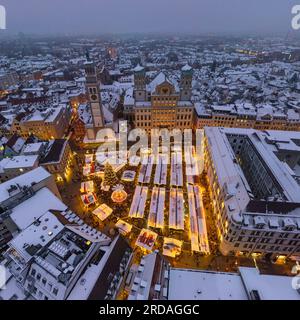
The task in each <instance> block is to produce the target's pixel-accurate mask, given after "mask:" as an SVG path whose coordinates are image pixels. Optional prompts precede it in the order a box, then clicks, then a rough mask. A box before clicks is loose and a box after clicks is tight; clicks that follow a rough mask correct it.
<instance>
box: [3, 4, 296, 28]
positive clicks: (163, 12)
mask: <svg viewBox="0 0 300 320" xmlns="http://www.w3.org/2000/svg"><path fill="white" fill-rule="evenodd" d="M0 4H1V5H4V6H5V7H6V10H7V28H8V32H12V33H14V32H20V31H22V32H25V33H130V32H180V33H207V32H212V33H261V34H263V33H279V32H280V33H287V32H288V31H289V30H291V19H292V14H291V8H292V6H293V5H294V4H300V0H249V1H246V0H26V1H20V0H0Z"/></svg>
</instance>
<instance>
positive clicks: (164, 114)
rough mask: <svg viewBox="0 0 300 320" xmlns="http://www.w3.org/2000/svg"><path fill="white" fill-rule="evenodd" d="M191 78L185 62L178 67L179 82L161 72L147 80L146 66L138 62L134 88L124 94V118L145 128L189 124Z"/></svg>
mask: <svg viewBox="0 0 300 320" xmlns="http://www.w3.org/2000/svg"><path fill="white" fill-rule="evenodd" d="M192 78H193V69H192V68H191V67H190V66H188V65H186V66H184V67H183V68H182V70H181V79H180V83H178V82H177V81H174V80H170V79H169V78H168V77H167V76H166V75H165V74H164V73H163V72H161V73H159V74H158V75H157V76H156V77H155V78H154V79H153V80H152V81H151V82H150V83H149V84H147V83H146V72H145V69H144V68H143V67H141V66H139V65H138V66H137V67H136V68H135V69H134V89H133V90H130V89H129V90H128V91H127V93H126V96H125V101H124V111H125V112H124V113H125V116H126V118H127V119H128V120H132V122H133V123H134V126H135V127H136V128H141V129H145V130H146V131H148V132H149V131H150V130H151V129H153V128H167V129H175V128H177V129H182V130H184V129H189V128H192V127H193V121H194V104H193V103H192V102H191V95H192Z"/></svg>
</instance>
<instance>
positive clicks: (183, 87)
mask: <svg viewBox="0 0 300 320" xmlns="http://www.w3.org/2000/svg"><path fill="white" fill-rule="evenodd" d="M192 81H193V68H192V67H191V66H190V65H188V64H186V65H185V66H184V67H182V69H181V79H180V100H182V101H190V100H191V97H192Z"/></svg>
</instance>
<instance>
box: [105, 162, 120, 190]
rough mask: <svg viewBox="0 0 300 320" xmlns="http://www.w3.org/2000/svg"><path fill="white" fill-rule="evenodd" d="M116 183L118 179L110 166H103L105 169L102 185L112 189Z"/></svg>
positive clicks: (108, 164) (107, 164)
mask: <svg viewBox="0 0 300 320" xmlns="http://www.w3.org/2000/svg"><path fill="white" fill-rule="evenodd" d="M117 183H118V178H117V175H116V173H115V172H114V170H113V168H112V166H111V164H110V163H108V162H107V163H106V164H105V169H104V182H103V184H104V185H105V186H110V187H113V186H115V185H116V184H117Z"/></svg>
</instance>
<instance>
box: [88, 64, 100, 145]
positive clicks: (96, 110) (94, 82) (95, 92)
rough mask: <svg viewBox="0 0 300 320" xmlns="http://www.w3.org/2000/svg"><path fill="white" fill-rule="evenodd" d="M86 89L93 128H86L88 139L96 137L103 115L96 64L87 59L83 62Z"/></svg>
mask: <svg viewBox="0 0 300 320" xmlns="http://www.w3.org/2000/svg"><path fill="white" fill-rule="evenodd" d="M85 75H86V90H87V94H88V100H89V104H90V108H91V112H92V119H93V128H92V130H88V137H89V139H92V140H94V139H95V138H96V135H97V132H98V130H99V129H101V128H103V127H104V117H103V110H102V102H101V95H100V81H99V79H98V72H97V66H96V65H95V64H94V63H93V62H91V61H88V62H86V63H85Z"/></svg>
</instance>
